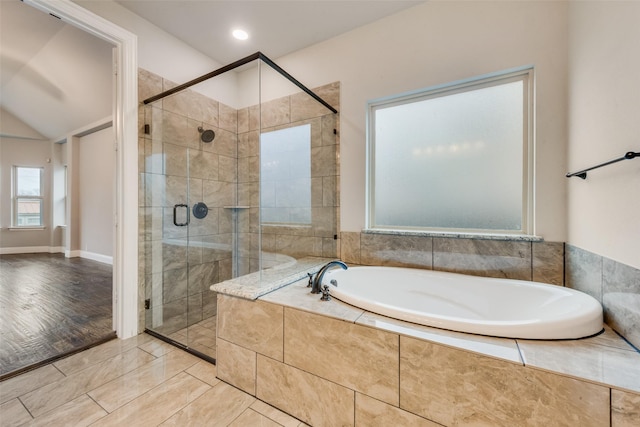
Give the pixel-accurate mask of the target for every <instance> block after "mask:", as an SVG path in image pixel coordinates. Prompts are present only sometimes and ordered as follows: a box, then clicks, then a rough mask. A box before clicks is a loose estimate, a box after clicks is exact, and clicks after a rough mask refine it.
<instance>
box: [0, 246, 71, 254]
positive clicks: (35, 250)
mask: <svg viewBox="0 0 640 427" xmlns="http://www.w3.org/2000/svg"><path fill="white" fill-rule="evenodd" d="M62 252H64V248H63V247H61V246H21V247H14V248H0V254H2V255H9V254H39V253H49V254H57V253H62Z"/></svg>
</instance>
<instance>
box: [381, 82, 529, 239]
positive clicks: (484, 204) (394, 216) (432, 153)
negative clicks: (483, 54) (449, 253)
mask: <svg viewBox="0 0 640 427" xmlns="http://www.w3.org/2000/svg"><path fill="white" fill-rule="evenodd" d="M528 75H529V73H528V72H527V73H522V74H520V75H517V76H515V77H514V76H513V75H510V76H509V77H508V78H504V79H496V78H492V79H491V80H490V82H474V84H468V83H467V84H466V85H464V86H463V87H460V86H457V87H450V88H447V89H446V90H442V89H439V90H438V91H432V92H429V91H426V92H422V93H420V94H413V95H411V96H410V97H404V98H401V99H393V100H391V101H389V100H387V101H384V102H380V103H375V104H372V105H371V109H370V123H371V126H372V127H371V129H370V135H371V140H370V141H369V144H370V147H369V149H370V151H369V153H370V156H369V162H370V163H369V167H370V171H371V172H370V176H369V179H370V181H369V209H370V210H369V227H370V228H391V229H393V228H400V229H412V228H413V229H434V230H443V231H452V230H453V231H458V230H461V231H489V232H506V233H524V232H527V231H528V230H527V223H526V222H527V206H528V192H527V188H528V173H527V169H528V168H527V159H528V156H527V140H528V138H527V135H528V130H527V126H528V120H527V117H528V111H529V110H528V96H527V93H528V90H529V88H528Z"/></svg>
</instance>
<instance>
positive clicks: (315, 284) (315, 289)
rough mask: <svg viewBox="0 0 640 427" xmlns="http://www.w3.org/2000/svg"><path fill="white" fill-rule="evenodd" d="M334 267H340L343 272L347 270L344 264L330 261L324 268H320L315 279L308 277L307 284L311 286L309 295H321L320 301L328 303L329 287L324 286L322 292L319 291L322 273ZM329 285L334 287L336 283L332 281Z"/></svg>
mask: <svg viewBox="0 0 640 427" xmlns="http://www.w3.org/2000/svg"><path fill="white" fill-rule="evenodd" d="M334 266H340V267H342V269H343V270H346V269H347V268H349V267H348V266H347V264H345V263H344V262H342V261H339V260H335V261H330V262H328V263H326V264H325V265H324V266H322V268H321V269H320V270H319V271H318V273H317V274H316V277H315V278H313V279H312V278H311V276H309V282H310V284H311V293H312V294H319V293H322V298H321V299H322V300H323V301H329V286H327V285H325V286H324V291H323V290H322V289H321V286H322V277H323V276H324V273H326V272H327V271H328V270H329V269H331V268H332V267H334ZM331 284H332V285H334V286H338V282H336V281H335V280H332V281H331Z"/></svg>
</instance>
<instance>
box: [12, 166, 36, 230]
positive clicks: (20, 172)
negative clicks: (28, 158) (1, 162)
mask: <svg viewBox="0 0 640 427" xmlns="http://www.w3.org/2000/svg"><path fill="white" fill-rule="evenodd" d="M42 214H43V195H42V168H28V167H20V166H15V167H14V168H13V226H15V227H40V226H42Z"/></svg>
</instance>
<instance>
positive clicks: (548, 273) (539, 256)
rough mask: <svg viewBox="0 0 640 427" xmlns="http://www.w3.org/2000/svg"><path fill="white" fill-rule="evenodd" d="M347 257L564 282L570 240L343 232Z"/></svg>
mask: <svg viewBox="0 0 640 427" xmlns="http://www.w3.org/2000/svg"><path fill="white" fill-rule="evenodd" d="M340 239H341V253H340V257H341V259H342V260H343V261H345V262H347V263H354V264H361V265H386V266H392V267H412V268H426V269H433V270H441V271H452V272H456V273H464V274H471V275H475V276H487V277H498V278H510V279H522V280H535V281H539V282H545V283H551V284H554V285H560V286H562V285H563V284H564V277H563V276H564V264H563V259H564V244H563V243H561V242H525V241H509V240H482V239H465V238H460V239H458V238H442V237H431V236H411V235H397V234H383V233H375V234H374V233H359V232H342V233H340Z"/></svg>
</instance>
